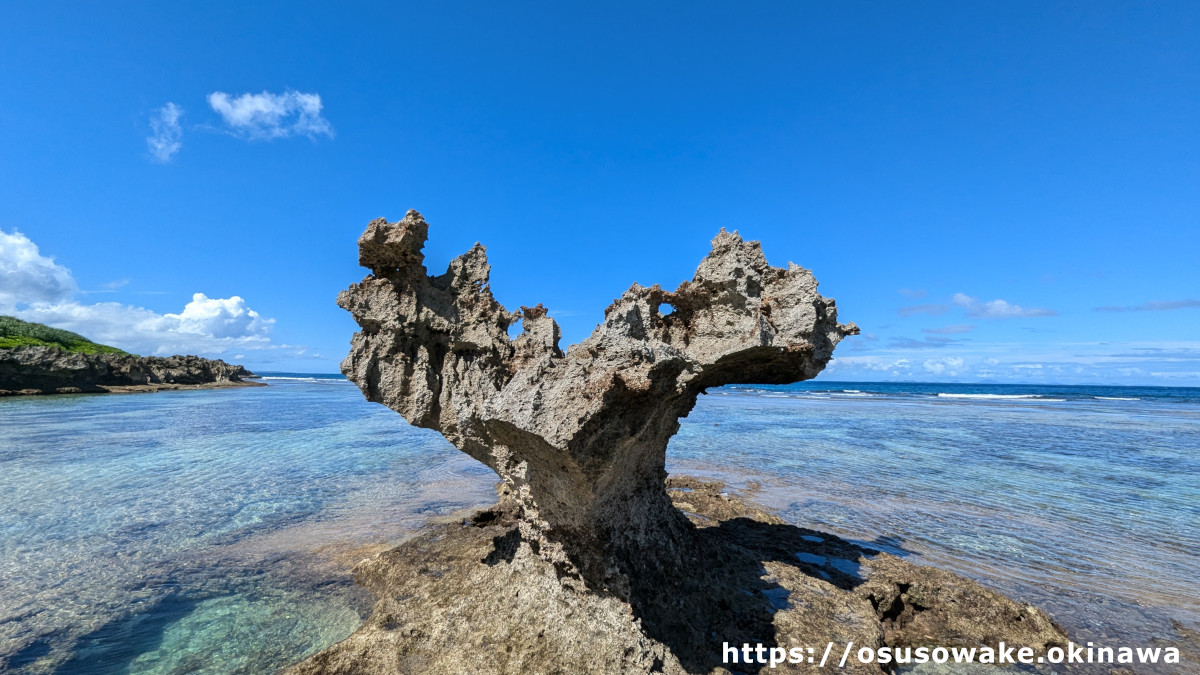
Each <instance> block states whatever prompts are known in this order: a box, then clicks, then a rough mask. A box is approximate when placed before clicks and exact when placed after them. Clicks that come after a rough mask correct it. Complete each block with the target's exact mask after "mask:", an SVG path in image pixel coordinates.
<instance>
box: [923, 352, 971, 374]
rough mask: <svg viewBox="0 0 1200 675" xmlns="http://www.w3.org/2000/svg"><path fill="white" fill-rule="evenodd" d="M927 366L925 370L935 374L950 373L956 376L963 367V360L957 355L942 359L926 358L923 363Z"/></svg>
mask: <svg viewBox="0 0 1200 675" xmlns="http://www.w3.org/2000/svg"><path fill="white" fill-rule="evenodd" d="M921 365H922V367H924V368H925V372H928V373H932V374H934V375H949V376H951V377H956V376H957V375H958V372H959V370H960V369H961V368H962V367H963V360H962V359H961V358H959V357H957V356H955V357H947V358H940V359H925V362H924V363H922V364H921Z"/></svg>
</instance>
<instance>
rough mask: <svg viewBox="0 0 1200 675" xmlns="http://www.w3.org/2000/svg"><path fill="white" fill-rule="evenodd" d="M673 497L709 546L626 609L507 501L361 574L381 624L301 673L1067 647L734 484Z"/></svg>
mask: <svg viewBox="0 0 1200 675" xmlns="http://www.w3.org/2000/svg"><path fill="white" fill-rule="evenodd" d="M666 485H667V488H668V489H667V492H668V493H669V495H670V497H671V499H672V502H673V503H674V505H675V507H676V508H677V509H678V510H679V511H680V512H681V513H683V514H686V517H687V519H688V521H689V522H690V523H691V525H692V526H694V528H695V536H696V540H697V543H698V546H697V547H696V548H695V549H694V553H693V554H692V556H690V557H689V558H687V559H685V560H682V561H681V563H682V564H680V565H678V566H677V567H675V568H674V569H673V570H672V571H671V574H669V575H663V576H661V577H657V578H655V579H654V580H653V583H650V584H636V590H634V592H632V593H630V594H628V595H627V596H620V595H617V594H614V593H609V592H603V591H596V590H594V589H590V588H588V587H587V585H586V583H584V582H582V581H581V580H579V579H578V578H576V577H573V576H571V575H569V574H563V573H562V570H561V569H559V568H557V567H556V566H555V565H554V564H553V563H552V562H549V561H547V560H546V559H545V558H544V557H543V556H541V555H539V551H538V549H537V547H536V546H535V545H533V544H532V543H531V542H530V541H528V540H526V539H523V538H522V537H521V535H520V519H521V516H520V513H519V509H518V508H516V507H515V505H514V504H513V502H511V501H510V500H507V499H505V497H504V495H502V499H501V503H500V504H498V505H497V506H495V507H493V508H491V509H486V510H482V511H479V512H477V513H475V514H474V515H473V516H472V517H470V518H468V519H465V520H463V521H462V522H459V523H450V524H442V525H439V526H436V527H434V528H432V529H430V530H429V531H427V532H425V533H424V534H422V535H420V536H419V537H417V538H416V539H412V540H410V541H408V542H405V543H404V544H402V545H400V546H399V547H397V548H395V549H393V550H391V551H387V552H385V553H382V554H380V555H378V556H376V557H374V558H371V559H368V560H364V561H363V562H361V563H359V564H358V565H357V566H356V567H355V569H354V576H355V579H356V581H357V582H358V583H359V584H360V585H362V586H364V587H365V588H366V589H368V590H369V591H370V592H371V593H372V594H373V595H374V597H375V598H376V600H377V602H376V604H375V607H374V611H373V613H372V614H371V615H370V617H369V618H368V619H367V621H366V622H365V623H364V624H363V625H362V627H360V628H359V629H358V630H357V631H355V633H354V634H353V635H351V636H350V637H349V638H347V639H346V640H344V641H342V642H340V643H338V644H337V645H335V646H333V647H331V648H329V649H327V650H325V651H323V652H320V653H318V654H316V655H314V656H312V657H310V658H309V659H307V660H305V661H304V662H302V663H300V664H298V665H296V666H294V667H292V668H290V669H288V670H286V671H285V674H286V675H352V674H353V675H384V674H389V675H390V674H395V673H431V674H447V675H449V674H458V673H477V674H484V673H488V674H490V673H513V674H516V673H546V674H550V673H564V674H566V673H572V674H573V673H613V674H620V673H668V674H680V675H682V674H684V673H691V674H695V673H713V674H721V673H725V674H728V673H756V672H763V673H766V672H779V673H796V672H824V671H825V670H826V669H822V668H819V667H818V665H819V663H820V661H821V658H822V655H823V653H824V651H825V649H826V645H827V644H829V643H833V644H834V645H835V649H836V653H834V654H832V655H831V656H830V658H831V659H832V660H833V662H831V663H829V664H827V669H829V670H835V671H836V672H839V673H847V674H856V675H868V674H870V675H881V674H883V673H889V672H892V671H891V670H889V669H888V668H886V667H885V666H881V665H879V664H863V663H858V662H856V661H855V660H854V659H853V658H852V659H850V660H849V661H848V662H847V665H846V667H845V668H835V667H834V666H836V665H837V661H838V660H840V658H841V654H842V651H841V650H842V649H843V648H844V646H845V645H846V644H848V643H853V645H854V646H855V647H854V649H855V650H857V649H858V648H860V647H864V646H869V647H873V648H880V647H889V648H891V649H897V648H899V649H900V650H901V651H902V652H903V651H905V650H906V649H908V650H914V649H916V648H918V647H922V646H924V647H929V648H932V647H966V648H970V647H977V648H978V647H982V646H992V647H993V648H994V647H996V646H997V645H998V644H999V643H1000V642H1001V641H1004V642H1005V643H1006V644H1009V645H1020V646H1028V647H1031V648H1033V649H1035V650H1036V651H1038V652H1039V653H1045V650H1046V649H1048V648H1049V647H1051V646H1055V645H1058V646H1062V645H1065V644H1066V643H1067V635H1066V632H1065V631H1064V630H1063V629H1062V628H1061V627H1060V626H1058V625H1057V624H1056V623H1055V622H1054V621H1053V620H1052V619H1051V617H1049V616H1048V615H1047V614H1046V613H1045V612H1043V611H1041V610H1039V609H1037V608H1036V607H1033V606H1032V605H1029V604H1025V603H1020V602H1016V601H1014V600H1010V599H1009V598H1006V597H1004V596H1003V595H1001V594H999V593H997V592H995V591H992V590H989V589H987V588H984V587H983V586H981V585H980V584H978V583H976V582H974V581H971V580H968V579H965V578H963V577H961V576H958V575H956V574H952V573H950V572H946V571H944V570H940V569H937V568H934V567H926V566H919V565H912V564H910V563H907V562H904V561H903V560H901V559H899V558H896V557H895V556H892V555H889V554H887V553H880V552H879V551H875V550H872V549H869V548H864V547H860V546H857V545H855V544H852V543H849V542H847V541H844V540H842V539H840V538H838V537H835V536H833V535H830V534H828V533H824V532H817V531H813V530H808V529H804V528H799V527H795V526H792V525H788V524H787V523H785V522H784V521H782V520H780V519H779V518H778V517H776V516H773V515H771V514H769V513H767V512H765V511H762V510H760V509H758V508H755V507H754V506H752V505H750V504H748V503H746V502H744V501H743V500H741V499H739V498H737V497H736V496H733V495H730V494H728V493H727V492H725V490H724V486H723V485H722V484H721V483H718V482H713V481H702V480H698V479H693V478H688V477H678V478H676V477H672V478H671V479H669V480H668V481H667V483H666ZM504 490H505V488H502V491H504ZM726 644H728V645H729V646H733V647H734V648H735V649H738V650H739V655H738V657H736V659H734V660H733V662H723V661H724V659H725V658H726V657H727V655H726V654H725V653H724V651H725V650H724V649H723V647H724V646H725V645H726ZM743 644H749V645H751V646H752V647H757V645H760V644H761V645H763V646H764V648H765V649H767V650H770V649H771V648H775V647H781V648H784V649H786V650H788V652H789V654H790V653H791V651H790V650H791V649H792V648H801V649H802V650H803V652H802V654H801V655H802V656H803V658H804V659H805V663H802V664H795V663H786V662H785V663H782V664H780V665H778V666H776V667H775V668H769V667H767V666H766V665H763V664H758V663H750V664H747V663H744V662H741V658H742V655H741V652H740V648H741V646H742V645H743ZM810 648H811V649H812V650H813V651H812V652H810V651H809V649H810ZM767 653H769V651H768V652H767ZM810 658H811V659H814V660H815V663H810V662H808V659H810ZM902 658H903V657H902Z"/></svg>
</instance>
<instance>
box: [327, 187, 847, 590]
mask: <svg viewBox="0 0 1200 675" xmlns="http://www.w3.org/2000/svg"><path fill="white" fill-rule="evenodd" d="M427 234H428V225H427V224H426V222H425V220H424V219H423V218H422V217H421V215H420V214H419V213H417V212H416V211H409V212H408V213H407V215H405V217H404V219H403V220H401V221H399V222H395V223H389V222H387V221H386V220H384V219H380V220H376V221H373V222H371V223H370V225H369V226H368V227H367V230H366V232H365V233H364V234H363V235H362V237H361V238H360V239H359V242H358V244H359V261H360V263H361V264H362V265H363V266H365V267H368V268H369V269H370V270H371V274H370V275H369V276H367V277H366V278H365V279H364V280H363V281H362V282H361V283H358V284H354V285H352V286H351V287H350V288H349V289H348V290H346V291H343V292H342V293H341V294H340V295H339V296H338V304H339V305H340V306H341V307H343V308H344V309H346V310H348V311H350V312H351V313H352V314H353V316H354V319H355V321H357V322H358V324H359V326H361V328H362V331H361V332H359V333H357V334H355V336H354V339H353V343H352V348H351V351H350V354H349V356H347V357H346V359H345V361H343V362H342V372H343V373H345V374H346V376H347V377H349V378H350V379H351V380H353V381H354V382H355V383H357V384H358V386H359V387H360V388H361V389H362V391H363V392H364V394H365V395H366V397H367V398H368V399H370V400H372V401H376V402H379V403H383V404H384V405H387V406H388V407H390V408H392V409H393V410H395V411H397V412H399V413H400V414H402V415H403V416H404V417H405V419H407V420H408V421H409V422H411V423H412V424H414V425H417V426H420V427H426V428H430V429H435V430H437V431H439V432H441V433H442V434H443V435H444V436H445V437H446V438H447V439H449V440H450V441H451V442H452V443H453V444H454V445H455V446H457V447H458V448H459V449H461V450H462V451H464V452H466V453H467V454H469V455H470V456H472V457H474V458H475V459H477V460H479V461H481V462H483V463H484V464H487V465H488V466H489V467H491V468H492V469H494V470H495V471H496V472H497V473H498V474H499V475H500V477H501V478H502V479H503V480H504V482H505V484H506V486H507V490H506V491H505V492H504V497H505V498H507V499H511V500H514V501H515V502H516V504H517V506H518V507H519V509H518V511H519V514H520V516H519V522H520V526H521V527H520V532H521V536H522V537H523V538H524V539H525V540H527V541H530V542H533V543H534V545H535V546H536V548H537V550H538V552H539V554H540V555H541V556H542V557H543V558H544V559H546V560H547V561H550V562H552V563H554V564H555V565H556V566H557V567H558V568H559V569H560V571H561V573H562V574H564V575H567V576H571V577H576V578H578V579H579V580H580V582H581V583H583V584H585V585H586V586H587V587H589V588H591V589H594V590H603V591H606V592H612V593H614V594H616V595H618V596H621V597H627V596H628V594H629V590H630V589H629V585H630V583H636V578H637V577H638V576H639V575H641V574H645V573H652V572H661V571H665V570H667V569H670V568H671V567H673V566H675V565H677V564H679V563H680V559H681V558H680V556H685V557H686V556H687V553H686V552H685V551H684V550H683V549H686V548H687V547H688V546H689V545H690V533H691V531H692V530H693V529H694V528H692V527H691V526H690V524H689V523H688V522H687V519H686V518H685V517H683V516H682V515H681V514H680V513H679V511H678V510H676V509H675V508H673V507H672V506H671V502H670V499H669V498H668V497H667V494H666V491H665V490H664V487H663V485H664V480H665V479H666V470H665V456H666V447H667V441H668V440H669V439H670V438H671V436H672V435H674V434H675V432H676V431H678V429H679V418H681V417H683V416H686V415H687V414H688V413H689V412H690V411H691V409H692V407H693V406H694V405H695V402H696V397H697V395H699V394H701V393H702V392H704V390H706V389H707V388H709V387H717V386H720V385H724V384H733V383H767V384H782V383H789V382H796V381H799V380H806V379H809V378H812V377H814V376H816V375H817V374H818V373H819V372H821V370H822V368H824V367H825V364H826V363H827V362H828V361H829V359H830V358H831V356H832V355H833V350H834V347H835V346H836V345H837V344H838V342H840V341H841V340H842V338H843V337H845V336H846V335H849V334H853V333H856V332H857V330H858V329H857V327H855V326H854V325H853V324H850V325H843V324H840V323H838V321H837V308H836V306H835V304H834V301H833V300H830V299H827V298H824V297H822V296H821V295H820V294H819V293H818V292H817V281H816V279H815V278H814V277H813V275H812V273H811V272H809V271H808V270H806V269H804V268H802V267H799V266H797V265H794V264H789V266H788V267H787V268H778V267H772V266H771V265H770V264H768V263H767V259H766V257H765V256H764V255H763V252H762V248H761V246H760V245H759V243H758V242H753V241H744V240H743V239H742V238H741V237H740V236H739V235H738V234H737V233H736V232H733V233H730V232H726V231H725V230H724V229H722V230H721V232H720V233H719V234H718V235H717V236H716V238H715V239H713V242H712V252H711V253H710V254H709V255H708V256H707V257H706V258H705V259H704V260H703V261H701V263H700V266H699V268H698V269H697V270H696V274H695V277H694V278H693V279H692V280H691V281H688V282H684V283H683V284H681V285H680V286H679V288H677V289H675V290H674V291H666V290H663V289H662V288H660V287H659V286H657V285H654V286H650V287H643V286H640V285H638V284H634V285H633V286H631V287H630V288H629V290H627V291H626V292H625V293H624V294H623V295H622V296H621V297H619V298H617V299H616V300H615V301H614V302H613V304H612V305H610V306H609V307H608V309H607V310H605V318H604V322H603V323H602V324H600V325H599V326H598V327H597V328H596V330H595V331H594V332H593V333H592V335H591V336H590V337H589V338H587V339H586V340H584V341H583V342H581V343H579V344H577V345H575V346H573V347H571V349H570V350H568V351H567V352H566V353H565V354H564V353H563V352H562V351H561V350H560V348H559V346H558V342H559V336H560V331H559V328H558V325H557V324H556V323H555V321H554V319H552V318H550V317H549V316H547V313H546V310H545V309H544V308H543V307H542V306H541V305H538V306H536V307H532V308H531V307H522V308H521V309H520V311H519V312H510V311H508V310H507V309H505V308H504V307H503V306H502V305H501V304H500V303H499V302H497V301H496V299H495V298H494V297H493V296H492V293H491V290H490V288H489V286H488V276H489V270H490V267H489V265H488V261H487V255H486V253H485V251H484V248H483V246H480V245H479V244H476V245H475V246H474V247H473V248H472V249H471V250H470V251H467V252H466V253H464V254H463V255H461V256H459V257H458V258H455V259H454V260H453V261H452V262H451V263H450V265H449V269H447V270H446V272H445V273H444V274H441V275H439V276H430V275H429V274H428V272H427V271H426V268H425V266H424V256H423V254H422V252H421V249H422V247H423V245H424V243H425V240H426V237H427ZM517 320H520V321H521V322H522V328H523V330H522V333H521V334H520V336H518V337H517V338H516V339H515V340H514V339H510V338H509V336H508V328H509V326H510V325H511V324H512V323H513V322H515V321H517Z"/></svg>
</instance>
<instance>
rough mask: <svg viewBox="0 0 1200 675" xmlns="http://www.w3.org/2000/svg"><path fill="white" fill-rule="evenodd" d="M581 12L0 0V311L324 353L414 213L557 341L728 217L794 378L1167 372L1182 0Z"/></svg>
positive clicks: (1194, 337)
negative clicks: (809, 336) (762, 290)
mask: <svg viewBox="0 0 1200 675" xmlns="http://www.w3.org/2000/svg"><path fill="white" fill-rule="evenodd" d="M581 4H583V3H549V2H546V3H533V4H529V3H389V5H390V6H387V7H378V6H368V5H359V4H354V3H339V4H338V5H337V6H336V7H335V6H333V5H328V4H318V3H309V4H306V3H295V2H288V3H236V4H235V3H203V4H200V3H193V4H190V5H182V6H176V5H179V3H142V4H138V3H120V5H119V6H120V11H117V10H115V9H113V8H114V7H116V6H115V5H103V4H99V3H77V4H69V3H52V4H47V3H13V4H11V5H10V6H9V7H8V8H6V12H5V14H6V16H5V21H4V22H2V23H0V92H2V93H0V232H2V233H3V234H0V312H8V313H16V314H18V315H19V316H24V317H26V318H31V319H34V320H45V321H47V322H49V323H53V324H56V325H61V326H63V327H67V328H71V329H74V330H79V331H81V332H85V333H86V334H88V335H90V336H92V337H94V338H96V339H99V340H102V341H107V342H109V343H113V344H117V345H119V346H125V347H127V348H130V349H133V350H135V351H139V352H140V353H154V352H158V351H195V352H201V353H203V354H206V355H210V356H221V357H224V358H226V359H230V360H237V361H240V362H243V363H245V364H246V365H247V366H249V367H251V368H252V369H260V370H293V371H308V372H333V371H336V369H337V365H336V364H337V362H338V361H339V360H340V359H341V357H342V356H344V354H345V352H346V350H347V347H348V340H349V336H350V335H351V334H352V333H353V331H354V330H355V325H354V323H353V322H352V321H351V319H350V318H349V316H348V315H347V314H346V313H345V312H343V311H342V310H340V309H338V308H337V307H336V305H335V304H334V298H335V296H336V295H337V292H338V290H340V289H341V288H344V287H345V286H347V285H348V284H350V283H351V282H353V281H357V280H358V279H360V278H361V277H362V275H363V273H364V271H363V270H361V269H360V268H358V267H357V265H356V254H355V246H354V244H355V240H356V238H357V236H358V235H359V233H360V232H361V231H362V230H363V229H364V227H365V226H366V224H367V222H368V221H369V220H371V219H373V218H376V217H380V216H385V217H388V218H389V219H393V220H394V219H398V218H400V217H402V216H403V214H404V212H405V210H406V209H409V208H416V209H418V210H420V211H421V212H422V213H423V214H424V215H425V216H426V218H427V219H428V220H429V221H430V222H431V224H432V229H431V239H430V242H429V245H428V247H427V257H428V260H429V263H430V267H431V269H434V270H436V271H441V270H442V269H444V266H445V264H446V263H447V262H448V261H449V259H450V258H451V257H453V256H454V255H457V254H458V253H461V252H463V251H465V250H466V249H467V248H468V247H469V246H470V245H471V244H473V243H474V242H475V241H481V242H483V243H484V244H485V245H486V246H487V247H488V252H489V256H490V258H491V261H492V264H493V273H492V287H493V291H494V292H495V293H496V295H497V297H498V298H499V299H500V301H501V302H503V303H505V304H506V305H508V306H509V307H510V308H515V307H516V306H517V305H520V304H525V305H530V304H534V303H537V302H543V303H545V304H546V305H547V306H548V307H549V308H550V309H551V313H552V314H553V315H555V316H556V317H557V318H558V320H559V322H560V323H561V324H562V326H563V334H564V343H565V344H569V343H573V342H577V341H578V340H580V339H582V338H583V337H585V336H586V335H587V334H588V333H589V332H590V331H591V330H592V328H593V327H594V326H595V324H596V323H597V322H598V321H599V320H600V319H601V318H602V316H603V309H604V307H605V306H606V305H607V304H608V303H609V302H611V301H612V299H613V298H615V297H616V296H618V295H620V293H621V292H623V291H624V290H625V289H626V288H627V287H628V286H629V284H630V283H631V282H633V281H637V282H640V283H642V284H651V283H661V284H662V285H663V286H665V287H674V286H675V285H676V284H678V283H679V282H680V281H683V280H684V279H687V278H690V277H691V274H692V272H693V271H694V269H695V266H696V264H697V263H698V262H699V260H700V259H701V258H702V257H703V256H704V254H705V253H706V252H707V250H708V246H709V240H710V239H711V238H712V236H713V235H714V234H715V233H716V232H717V230H718V229H719V228H721V227H728V228H730V229H734V228H736V229H738V230H740V231H741V233H742V234H743V235H744V236H746V237H747V238H750V239H759V240H761V241H762V242H763V246H764V249H765V251H766V254H767V257H768V259H769V260H771V262H772V263H774V264H776V265H783V264H786V263H787V262H788V261H789V260H791V261H794V262H796V263H798V264H801V265H803V266H805V267H808V268H810V269H813V270H814V271H815V273H816V275H817V278H818V279H819V280H820V281H821V283H822V286H821V288H822V291H823V292H824V293H825V294H826V295H829V296H831V297H834V298H836V299H837V301H838V305H839V307H840V311H841V316H842V318H843V320H852V321H856V322H857V323H859V325H860V326H861V327H862V328H863V333H864V335H863V336H861V337H859V338H855V339H851V340H848V341H847V342H846V343H844V344H843V345H842V346H841V347H839V350H838V358H837V360H836V361H835V363H834V364H833V365H832V366H831V367H830V369H829V370H828V372H827V373H826V374H824V375H822V377H823V378H826V379H849V380H935V381H996V382H1006V381H1017V382H1056V383H1074V382H1103V383H1128V384H1176V385H1197V384H1200V336H1198V332H1200V331H1197V327H1200V281H1198V280H1200V275H1197V274H1196V271H1195V267H1196V261H1197V260H1198V259H1200V40H1197V39H1196V36H1197V35H1200V5H1197V4H1196V3H1190V2H1161V3H1153V4H1150V3H1116V2H1105V3H1050V2H1045V3H1034V2H1016V3H1014V2H993V3H987V2H976V3H950V2H946V3H922V4H921V5H920V6H901V5H898V4H897V3H884V2H878V3H855V2H838V3H798V2H786V3H785V2H779V3H756V4H753V5H751V6H749V7H748V6H747V3H737V4H735V3H686V4H685V3H633V2H630V3H593V4H591V6H590V7H580V6H579V5H581ZM196 294H203V295H196ZM1104 308H1107V309H1104ZM565 344H564V346H565Z"/></svg>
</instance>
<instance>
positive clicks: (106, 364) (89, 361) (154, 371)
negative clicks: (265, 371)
mask: <svg viewBox="0 0 1200 675" xmlns="http://www.w3.org/2000/svg"><path fill="white" fill-rule="evenodd" d="M255 377H257V376H256V375H255V374H254V373H251V372H250V371H248V370H246V369H245V368H243V367H242V366H237V365H231V364H228V363H225V362H224V361H220V360H213V359H202V358H200V357H198V356H168V357H165V358H163V357H157V356H132V355H130V354H81V353H78V352H68V351H64V350H61V349H57V348H55V347H12V348H6V349H0V396H3V395H13V394H79V393H102V392H125V391H156V390H159V389H181V388H187V387H213V386H239V385H257V384H258V383H257V382H248V381H247V379H248V378H255Z"/></svg>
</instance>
